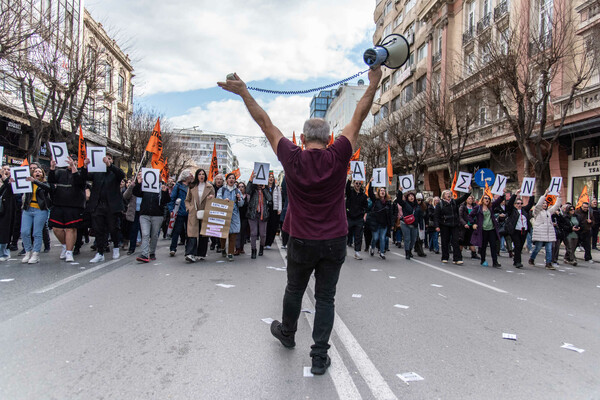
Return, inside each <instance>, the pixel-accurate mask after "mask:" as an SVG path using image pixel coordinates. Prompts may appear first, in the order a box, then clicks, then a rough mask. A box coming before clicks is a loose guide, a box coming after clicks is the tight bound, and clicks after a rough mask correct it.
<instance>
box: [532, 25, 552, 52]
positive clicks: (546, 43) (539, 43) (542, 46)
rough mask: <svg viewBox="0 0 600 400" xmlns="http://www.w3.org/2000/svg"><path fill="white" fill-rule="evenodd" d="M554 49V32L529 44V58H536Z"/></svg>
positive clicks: (541, 36)
mask: <svg viewBox="0 0 600 400" xmlns="http://www.w3.org/2000/svg"><path fill="white" fill-rule="evenodd" d="M551 47H552V32H551V31H550V32H547V33H545V34H540V36H539V38H538V39H536V40H534V41H532V42H529V56H531V57H534V56H536V55H538V54H539V53H542V52H544V51H546V50H548V49H550V48H551Z"/></svg>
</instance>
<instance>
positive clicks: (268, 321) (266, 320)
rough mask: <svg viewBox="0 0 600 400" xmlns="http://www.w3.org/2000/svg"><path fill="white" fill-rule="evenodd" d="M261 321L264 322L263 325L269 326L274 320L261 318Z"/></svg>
mask: <svg viewBox="0 0 600 400" xmlns="http://www.w3.org/2000/svg"><path fill="white" fill-rule="evenodd" d="M261 321H262V322H264V323H265V324H269V325H271V324H272V323H273V321H274V319H273V318H263V319H261Z"/></svg>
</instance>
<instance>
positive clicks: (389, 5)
mask: <svg viewBox="0 0 600 400" xmlns="http://www.w3.org/2000/svg"><path fill="white" fill-rule="evenodd" d="M393 8H394V3H393V2H392V1H390V2H388V3H387V4H386V5H385V10H383V15H388V14H389V13H390V12H392V9H393Z"/></svg>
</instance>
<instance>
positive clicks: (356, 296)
mask: <svg viewBox="0 0 600 400" xmlns="http://www.w3.org/2000/svg"><path fill="white" fill-rule="evenodd" d="M352 297H354V298H356V299H360V298H361V297H362V294H358V293H355V294H353V295H352Z"/></svg>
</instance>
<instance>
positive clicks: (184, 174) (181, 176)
mask: <svg viewBox="0 0 600 400" xmlns="http://www.w3.org/2000/svg"><path fill="white" fill-rule="evenodd" d="M191 177H192V172H191V171H190V170H188V169H184V170H183V171H181V174H179V178H178V179H177V182H183V181H185V180H187V179H188V178H191Z"/></svg>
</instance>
